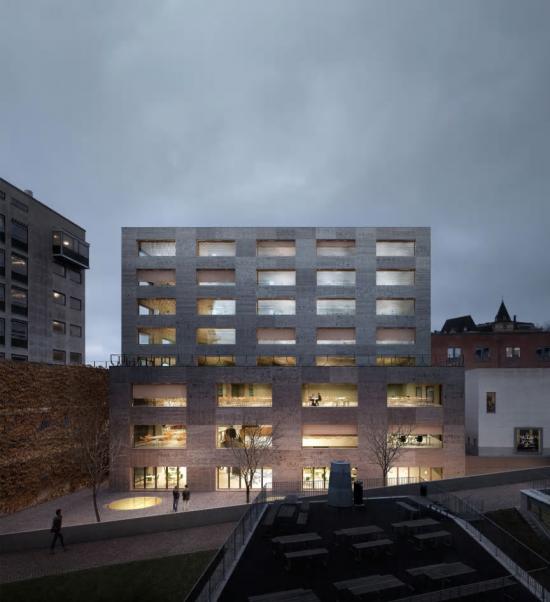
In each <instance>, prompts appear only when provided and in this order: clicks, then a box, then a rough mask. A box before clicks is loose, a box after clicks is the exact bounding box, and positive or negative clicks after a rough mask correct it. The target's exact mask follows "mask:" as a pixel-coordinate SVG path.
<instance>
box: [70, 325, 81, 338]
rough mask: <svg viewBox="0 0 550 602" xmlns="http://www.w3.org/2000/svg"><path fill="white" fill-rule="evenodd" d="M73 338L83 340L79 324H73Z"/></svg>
mask: <svg viewBox="0 0 550 602" xmlns="http://www.w3.org/2000/svg"><path fill="white" fill-rule="evenodd" d="M71 336H72V337H77V338H81V337H82V326H78V324H71Z"/></svg>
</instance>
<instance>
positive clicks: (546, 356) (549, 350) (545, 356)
mask: <svg viewBox="0 0 550 602" xmlns="http://www.w3.org/2000/svg"><path fill="white" fill-rule="evenodd" d="M536 354H537V357H538V359H539V360H550V347H539V348H538V349H537V351H536Z"/></svg>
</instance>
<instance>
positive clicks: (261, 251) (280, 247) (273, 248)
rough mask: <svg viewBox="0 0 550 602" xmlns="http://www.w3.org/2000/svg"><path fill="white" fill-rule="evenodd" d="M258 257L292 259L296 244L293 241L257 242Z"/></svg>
mask: <svg viewBox="0 0 550 602" xmlns="http://www.w3.org/2000/svg"><path fill="white" fill-rule="evenodd" d="M256 255H257V256H258V257H294V256H295V255H296V243H295V242H294V241H293V240H257V241H256Z"/></svg>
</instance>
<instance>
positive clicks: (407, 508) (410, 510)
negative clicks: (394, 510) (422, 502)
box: [395, 501, 421, 518]
mask: <svg viewBox="0 0 550 602" xmlns="http://www.w3.org/2000/svg"><path fill="white" fill-rule="evenodd" d="M395 503H396V505H397V506H399V508H400V509H401V510H402V511H404V514H405V515H406V516H407V517H408V518H414V517H416V516H420V514H421V512H420V508H416V507H415V506H411V505H410V504H407V502H401V501H398V502H395Z"/></svg>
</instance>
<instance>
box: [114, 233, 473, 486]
mask: <svg viewBox="0 0 550 602" xmlns="http://www.w3.org/2000/svg"><path fill="white" fill-rule="evenodd" d="M139 241H146V242H147V241H149V242H151V241H157V242H165V243H170V242H171V241H174V242H175V244H174V247H173V251H170V253H172V252H173V254H172V255H167V254H164V255H151V254H149V255H145V254H140V252H139V248H140V243H139ZM205 241H212V242H215V241H218V242H221V241H226V242H234V243H235V244H234V255H231V256H219V255H211V256H199V252H198V249H199V242H205ZM258 241H279V242H284V243H285V244H286V243H287V242H288V241H294V249H295V252H294V253H293V254H292V255H290V256H260V255H261V253H260V252H259V251H258V248H259V246H258V245H259V243H258ZM320 241H322V242H320ZM324 241H332V242H333V243H334V244H336V243H337V241H340V242H344V241H345V242H346V243H350V241H353V245H352V247H353V251H352V252H346V254H344V255H341V256H334V255H332V256H325V255H323V253H324V251H322V250H321V251H318V248H319V246H321V247H322V246H323V245H324ZM384 241H392V242H395V241H400V242H402V243H411V244H412V243H414V244H413V248H414V253H413V254H412V255H411V256H388V255H385V254H382V253H381V252H379V253H378V254H377V242H379V243H380V242H384ZM329 252H332V251H329ZM147 269H149V270H173V271H174V272H173V273H174V276H175V278H174V280H175V282H174V284H173V285H172V286H157V285H156V284H154V283H153V284H151V285H149V286H142V285H140V284H139V281H140V279H141V280H143V279H145V280H147V278H146V276H144V275H143V274H144V272H141V270H147ZM205 269H206V270H208V269H210V270H234V284H230V285H227V284H225V285H201V284H200V283H199V282H198V280H199V279H200V276H199V271H200V270H205ZM259 270H260V271H261V270H283V271H284V270H287V271H291V272H294V273H295V283H294V282H293V284H291V285H286V286H281V285H267V284H262V282H261V276H260V275H259V274H258V271H259ZM330 270H344V271H346V270H348V271H349V270H353V271H354V272H355V283H354V284H351V285H346V286H341V285H324V284H321V283H319V284H318V282H319V281H318V278H320V276H319V275H318V274H317V273H318V272H319V271H330ZM412 271H414V281H413V282H411V283H410V284H407V285H386V284H381V283H380V282H379V283H378V284H377V278H382V277H385V276H384V275H382V276H380V273H381V272H390V277H393V276H394V275H395V272H412ZM377 273H378V276H377ZM140 274H141V275H140ZM398 276H400V275H399V274H398ZM329 277H331V275H330V274H329ZM151 278H154V277H153V276H151ZM140 299H141V300H145V301H144V302H142V304H143V303H144V304H145V305H151V304H152V303H156V301H155V300H157V301H158V300H161V301H163V302H164V301H166V300H167V299H172V300H175V305H174V307H175V312H173V311H171V312H170V313H164V312H163V311H160V312H159V313H158V314H151V315H140V301H139V300H140ZM200 299H210V300H212V299H223V300H235V311H234V312H233V313H231V314H229V315H227V314H226V315H199V313H200V312H199V311H198V309H197V308H198V304H197V301H198V300H200ZM264 299H265V300H292V301H295V311H294V312H293V313H289V314H284V315H281V314H277V313H276V312H275V313H274V314H272V315H259V313H260V312H258V311H257V308H258V300H264ZM328 299H332V300H346V301H349V300H354V301H355V311H353V312H342V313H338V312H337V313H335V314H328V315H327V314H323V312H322V311H319V307H318V305H317V301H318V300H328ZM395 300H399V301H406V302H407V303H411V302H412V306H413V307H414V310H413V311H412V312H411V311H409V310H407V311H404V312H402V313H403V314H406V315H396V314H398V313H400V310H398V311H396V312H393V313H392V312H391V311H390V312H388V311H386V310H385V309H381V306H380V304H377V301H378V302H380V301H384V302H389V305H391V304H392V303H393V302H394V301H395ZM159 307H160V305H159ZM377 307H378V310H377ZM201 328H204V329H234V330H235V333H234V334H235V343H229V344H216V343H214V344H203V343H202V342H197V340H198V339H197V337H198V336H199V335H198V333H197V330H198V329H201ZM277 328H285V329H293V336H294V337H295V343H293V344H289V343H283V344H281V343H277V344H275V343H272V344H266V343H262V342H259V340H258V336H259V334H258V329H277ZM323 328H326V329H335V328H341V329H348V330H347V332H349V329H354V330H355V332H354V340H353V341H351V342H349V343H347V344H342V343H334V344H324V343H318V342H317V339H318V337H319V338H321V339H322V337H323V336H331V335H325V334H323V335H322V336H321V335H320V334H319V333H320V331H319V330H318V329H323ZM150 329H165V330H163V331H162V332H163V333H164V334H163V335H162V336H164V337H165V338H164V339H163V341H164V342H163V343H160V342H159V341H154V340H152V341H149V342H148V343H147V344H144V342H145V340H146V339H143V338H141V335H140V334H139V333H140V332H145V333H146V335H145V336H146V337H148V336H149V334H147V333H150V332H151V330H150ZM166 329H168V330H166ZM379 329H406V333H405V335H406V336H407V337H408V336H410V333H411V332H412V330H414V339H412V340H410V342H408V343H397V342H395V341H396V340H397V338H399V336H401V334H399V333H398V334H394V333H395V332H396V331H394V330H391V331H381V330H379ZM411 329H412V330H411ZM159 332H160V331H159ZM388 332H389V333H390V335H391V336H390V340H391V341H394V342H390V343H388V342H384V343H382V342H381V341H382V340H384V339H383V337H384V336H386V335H387V333H388ZM323 333H324V331H323ZM286 336H290V335H286ZM199 340H200V338H199ZM377 340H378V342H377ZM122 354H123V355H122V357H121V360H120V363H121V366H120V367H117V368H112V369H111V378H110V408H111V409H110V411H111V430H112V436H113V438H114V441H116V442H117V444H119V445H121V451H120V453H119V454H117V457H116V458H115V460H114V462H113V467H112V471H111V486H112V487H114V488H115V489H120V490H125V489H130V488H132V486H133V471H134V469H135V468H136V467H138V468H139V467H170V466H171V467H185V468H186V478H187V480H188V481H189V483H190V486H191V488H192V489H194V490H214V489H216V487H217V486H218V483H217V480H216V475H217V470H216V467H220V466H223V467H227V466H231V463H232V461H233V459H232V453H233V452H232V450H230V449H222V448H220V447H217V445H216V440H217V436H218V434H217V427H218V426H220V427H221V426H225V425H243V424H264V425H272V426H276V427H277V431H278V434H279V437H278V439H277V442H276V445H275V446H274V452H273V455H272V457H271V458H270V468H271V469H272V479H273V482H283V481H293V482H300V481H301V480H302V478H303V474H304V472H303V471H304V468H306V467H326V466H330V462H331V460H336V459H338V460H348V461H349V462H350V463H351V465H352V466H353V467H355V468H357V470H358V477H359V478H369V477H380V476H381V474H380V468H379V467H378V466H376V465H375V464H374V463H373V461H372V458H371V457H370V453H369V448H368V439H369V428H370V426H369V422H370V418H371V417H372V416H380V417H382V418H383V419H384V420H387V419H388V420H390V421H391V423H392V424H394V425H404V424H407V425H408V424H411V425H414V433H415V435H426V434H434V435H437V436H439V437H441V438H442V445H439V446H438V447H429V446H424V447H420V446H417V447H414V446H411V449H407V451H406V452H405V453H404V454H403V455H402V456H401V457H400V458H399V461H398V462H397V463H396V465H398V466H401V467H403V468H405V469H406V468H407V467H416V468H420V467H427V469H428V472H429V473H430V475H431V474H432V472H430V471H431V469H438V470H439V469H442V474H443V475H444V476H445V477H447V476H460V475H463V474H464V373H463V370H462V368H460V367H444V366H439V367H437V366H435V367H434V364H437V362H434V361H432V358H431V349H430V230H429V228H124V229H123V232H122ZM205 356H207V357H208V358H210V360H212V361H215V358H217V357H224V358H227V357H230V358H231V359H230V363H231V365H224V366H214V365H200V361H201V359H200V358H204V357H205ZM337 356H338V357H342V356H345V358H346V360H345V362H346V363H347V364H350V365H329V366H326V365H319V363H321V364H322V363H323V361H324V360H323V358H325V359H326V358H331V359H330V361H332V358H335V357H337ZM258 358H263V360H266V358H267V360H268V361H269V358H271V359H274V358H286V359H287V360H288V358H292V359H291V360H290V362H288V363H289V364H290V365H285V366H280V365H269V366H265V365H257V364H258ZM319 358H321V359H320V360H319ZM277 361H279V360H278V359H276V360H275V359H274V362H273V363H276V362H277ZM224 383H225V384H226V385H228V386H230V385H232V384H235V383H239V384H240V385H245V384H246V385H248V386H252V385H253V384H258V383H259V384H265V385H268V386H270V387H271V392H270V397H271V400H270V403H269V404H267V406H266V407H248V406H244V405H242V406H239V404H238V403H237V404H236V405H233V406H231V407H223V404H221V403H220V402H219V399H218V392H219V390H220V385H222V384H224ZM146 384H151V385H163V384H164V385H177V384H179V385H184V386H185V390H186V400H185V405H181V406H179V407H158V405H157V406H155V407H151V406H144V405H139V406H138V405H134V404H133V397H135V395H133V387H134V386H136V385H146ZM324 384H329V385H330V384H332V385H338V384H343V385H352V386H353V387H354V388H355V390H356V400H354V401H353V402H352V403H349V404H348V403H346V404H345V405H344V404H339V403H338V402H335V403H334V404H333V406H332V407H330V406H325V407H323V405H324V404H323V403H322V404H320V406H321V407H312V406H313V403H312V404H311V405H309V404H308V401H307V394H305V393H304V392H303V391H304V386H306V385H311V391H315V390H316V389H317V388H318V387H319V388H320V387H322V386H323V385H324ZM396 384H399V385H406V384H408V385H410V386H411V387H417V388H416V390H417V391H418V390H420V393H417V395H420V397H421V398H422V397H424V398H423V400H421V401H420V402H419V403H418V407H416V406H415V404H414V403H413V404H411V402H410V400H406V399H405V396H404V397H403V399H404V403H403V404H402V405H401V406H399V405H398V406H397V407H391V408H390V405H391V404H390V402H389V392H388V385H396ZM427 388H431V393H430V394H431V395H432V396H433V395H434V393H433V390H434V388H435V389H437V391H438V392H439V394H436V397H437V398H438V399H437V403H434V402H433V399H431V400H430V401H428V399H427V395H428V393H427ZM403 395H404V394H403ZM336 399H340V398H338V397H336ZM439 401H440V402H441V403H439ZM325 402H326V400H325ZM390 410H391V412H390ZM135 425H184V426H185V430H186V444H185V448H178V449H168V448H163V449H150V448H143V447H136V446H135V443H134V426H135ZM342 427H348V429H345V428H342ZM308 429H309V431H312V430H313V431H314V430H315V429H318V430H319V431H322V432H323V433H329V432H330V431H331V429H333V430H334V432H335V433H343V432H344V433H345V432H349V433H353V435H354V436H356V444H355V445H354V446H350V447H338V448H334V447H329V448H326V447H304V446H303V437H304V436H305V433H306V432H308ZM424 441H426V438H424ZM400 474H401V473H400ZM433 474H434V475H435V474H436V473H435V472H433ZM438 474H439V475H441V472H438ZM433 478H436V477H435V476H434V477H433ZM148 487H149V486H148Z"/></svg>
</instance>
